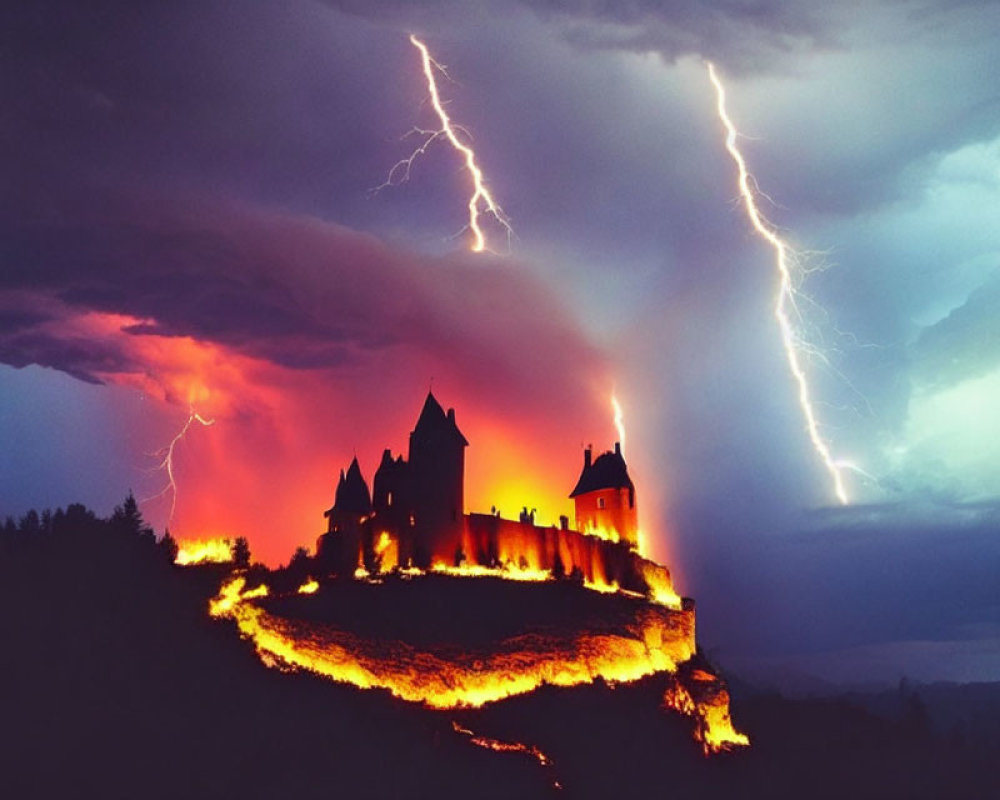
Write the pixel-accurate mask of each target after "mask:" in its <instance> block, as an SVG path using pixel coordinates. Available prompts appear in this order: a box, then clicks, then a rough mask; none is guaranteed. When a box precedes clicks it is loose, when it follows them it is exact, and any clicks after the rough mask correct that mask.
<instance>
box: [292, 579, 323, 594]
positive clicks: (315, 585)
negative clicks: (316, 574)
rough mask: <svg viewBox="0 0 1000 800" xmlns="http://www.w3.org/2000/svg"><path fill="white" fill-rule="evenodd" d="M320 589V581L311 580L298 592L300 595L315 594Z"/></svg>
mask: <svg viewBox="0 0 1000 800" xmlns="http://www.w3.org/2000/svg"><path fill="white" fill-rule="evenodd" d="M318 589H319V581H317V580H315V579H313V578H310V579H309V580H307V581H306V582H305V583H303V584H302V585H301V586H300V587H299V588H298V589H297V590H296V591H297V592H298V593H299V594H315V593H316V591H317V590H318Z"/></svg>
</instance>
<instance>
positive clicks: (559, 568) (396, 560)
mask: <svg viewBox="0 0 1000 800" xmlns="http://www.w3.org/2000/svg"><path fill="white" fill-rule="evenodd" d="M409 444H410V446H409V454H408V458H407V459H405V460H404V459H403V457H402V455H399V456H397V457H395V458H394V457H393V455H392V453H391V452H390V451H389V450H386V451H385V452H384V453H383V454H382V460H381V463H380V464H379V467H378V470H377V471H376V472H375V476H374V481H373V492H372V493H371V494H369V490H368V485H367V483H366V482H365V479H364V477H363V476H362V474H361V469H360V466H359V465H358V461H357V459H356V458H355V459H354V460H353V461H352V462H351V465H350V467H349V468H348V470H347V472H346V473H345V472H343V471H342V472H341V473H340V480H339V482H338V485H337V490H336V496H335V501H334V504H333V507H332V508H330V509H329V510H328V511H326V512H325V516H326V517H327V518H328V520H329V524H328V527H327V531H326V533H324V534H323V535H322V536H320V538H319V541H318V542H317V548H316V553H317V557H318V559H319V561H320V563H321V564H323V565H324V567H325V568H326V569H327V570H328V571H330V572H332V573H335V574H338V575H344V576H348V575H353V574H354V573H355V571H356V570H358V569H359V568H363V569H365V570H366V571H367V572H369V573H372V572H388V571H390V570H392V569H394V568H396V567H416V568H418V569H423V570H427V569H431V568H435V567H437V568H445V569H448V568H457V569H466V570H468V569H474V568H477V567H479V568H504V569H508V570H510V571H512V572H514V573H520V574H523V575H525V576H536V577H537V576H543V575H545V574H552V575H553V576H555V577H570V578H574V579H577V580H582V581H583V582H585V583H587V584H588V585H591V586H594V587H596V588H614V587H620V588H623V589H629V590H633V591H638V592H644V593H647V592H651V593H653V594H656V595H657V596H659V597H661V598H663V597H668V596H673V590H672V587H671V582H670V573H669V571H668V570H667V569H666V567H663V566H661V565H659V564H656V563H654V562H652V561H649V560H647V559H644V558H642V557H640V556H639V554H638V552H637V551H636V547H637V542H638V529H637V528H638V526H637V516H636V495H635V487H634V485H633V484H632V481H631V479H630V478H629V476H628V469H627V467H626V464H625V460H624V458H623V456H622V453H621V448H620V447H619V446H618V445H617V444H616V445H615V449H614V451H609V452H606V453H603V454H602V455H600V456H598V457H597V458H596V459H593V458H592V453H591V450H590V449H589V448H588V449H587V450H586V452H585V454H584V464H583V470H582V472H581V474H580V478H579V480H578V481H577V484H576V486H575V488H574V489H573V491H572V493H571V495H570V496H571V497H572V498H573V500H574V502H575V505H576V528H577V529H576V530H573V529H570V527H569V520H568V519H566V518H565V517H563V518H562V519H561V525H560V526H559V527H555V526H552V527H548V528H546V527H541V526H538V525H535V523H534V516H533V514H529V513H528V512H527V510H525V511H524V512H523V513H522V514H521V518H520V519H519V520H518V521H514V520H507V519H502V518H500V517H499V516H497V515H495V514H477V513H472V514H465V513H464V497H465V480H464V472H465V448H466V447H468V444H469V443H468V441H467V440H466V438H465V437H464V436H463V435H462V432H461V431H460V430H459V428H458V425H457V423H456V421H455V411H454V409H449V410H448V412H447V413H445V411H444V409H443V408H442V407H441V405H440V404H439V403H438V401H437V400H436V399H435V397H434V395H433V394H430V393H429V394H428V395H427V400H426V401H425V403H424V407H423V410H422V411H421V413H420V417H419V418H418V420H417V423H416V425H415V426H414V428H413V432H412V433H411V434H410V443H409Z"/></svg>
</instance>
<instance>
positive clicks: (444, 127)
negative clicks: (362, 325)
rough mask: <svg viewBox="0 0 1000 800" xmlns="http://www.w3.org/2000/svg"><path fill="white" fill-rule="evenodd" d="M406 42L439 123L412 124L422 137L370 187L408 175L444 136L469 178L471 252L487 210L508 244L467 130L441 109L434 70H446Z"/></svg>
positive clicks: (479, 241) (480, 245)
mask: <svg viewBox="0 0 1000 800" xmlns="http://www.w3.org/2000/svg"><path fill="white" fill-rule="evenodd" d="M410 43H411V44H412V45H413V46H414V47H416V48H417V50H419V51H420V59H421V64H422V66H423V71H424V78H425V79H426V80H427V91H428V93H429V94H430V98H431V105H432V106H433V108H434V113H435V114H436V115H437V118H438V121H439V123H440V127H439V128H437V129H435V130H426V129H423V128H414V129H413V130H411V131H410V133H411V134H416V135H418V136H422V137H423V141H422V142H421V143H420V145H418V146H417V148H416V149H415V150H414V151H413V152H412V153H411V154H410V155H409V156H408V157H407V158H404V159H401V160H400V161H397V162H396V164H394V165H393V167H392V169H391V170H389V175H388V177H387V178H386V180H385V182H384V183H383V184H382V185H381V186H378V187H376V188H375V190H374V191H376V192H377V191H378V190H379V189H382V188H384V187H386V186H392V185H395V184H396V183H397V182H403V181H406V180H407V179H409V177H410V168H411V167H412V166H413V162H414V160H415V159H416V158H417V157H418V156H420V155H423V154H424V153H425V152H427V148H428V147H430V146H431V145H432V144H433V143H434V142H435V141H437V140H438V139H446V140H447V141H448V142H449V143H450V144H451V146H452V147H453V148H454V149H455V150H457V151H458V152H459V153H460V154H461V156H462V160H463V161H464V162H465V169H466V171H467V172H468V173H469V176H470V177H471V178H472V194H471V195H470V196H469V203H468V209H469V222H468V224H467V225H466V228H467V229H468V230H469V231H471V232H472V251H473V252H475V253H481V252H483V251H484V250H486V249H487V247H486V234H485V233H484V232H483V229H482V226H481V225H480V215H482V214H489V215H490V216H491V217H493V219H494V220H495V221H496V223H497V224H498V225H499V226H500V228H501V229H502V230H503V232H504V234H505V235H506V236H507V242H508V247H509V246H510V237H511V236H512V235H513V233H514V231H513V229H512V228H511V226H510V222H509V221H508V219H507V217H506V215H505V214H504V212H503V209H502V208H500V206H499V204H498V203H497V202H496V201H495V200H494V199H493V195H491V194H490V192H489V190H488V189H487V188H486V182H485V179H484V178H483V172H482V170H481V169H480V168H479V165H478V164H477V163H476V154H475V152H474V151H473V149H472V148H471V147H470V146H469V145H467V144H465V143H464V142H463V141H462V140H461V139H460V138H459V136H458V134H459V133H462V134H464V135H465V137H466V138H471V137H470V136H469V134H468V131H466V130H465V129H464V128H462V127H461V126H460V125H457V124H455V123H454V122H453V121H452V120H451V118H450V117H449V116H448V112H447V111H445V108H444V103H443V102H442V100H441V95H440V93H439V92H438V86H437V79H436V78H435V74H434V73H435V70H437V71H438V72H440V73H441V74H442V75H444V76H445V77H448V72H447V70H445V68H444V67H443V66H442V65H441V64H439V63H438V62H437V61H435V60H434V58H433V57H432V56H431V54H430V52H429V51H428V49H427V46H426V45H425V44H424V43H423V42H421V41H420V40H419V39H418V38H417V37H416V36H413V35H412V34H411V35H410ZM400 173H401V174H402V177H401V178H399V179H398V181H397V178H396V176H397V175H398V174H400ZM463 230H464V229H463Z"/></svg>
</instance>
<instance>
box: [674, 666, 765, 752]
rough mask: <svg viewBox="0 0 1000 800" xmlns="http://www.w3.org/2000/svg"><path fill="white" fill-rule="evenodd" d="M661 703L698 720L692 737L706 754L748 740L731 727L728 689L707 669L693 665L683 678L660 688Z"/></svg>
mask: <svg viewBox="0 0 1000 800" xmlns="http://www.w3.org/2000/svg"><path fill="white" fill-rule="evenodd" d="M663 704H664V706H666V707H667V708H672V709H674V710H675V711H679V712H680V713H682V714H685V715H687V716H689V717H694V718H695V719H697V720H698V725H697V727H696V728H695V738H696V739H697V740H698V741H699V742H701V744H702V746H703V747H704V749H705V753H706V754H707V753H718V752H721V751H723V750H732V749H735V748H737V747H746V746H748V745H749V744H750V738H749V737H748V736H747V735H746V734H743V733H739V732H738V731H737V730H736V729H735V728H734V727H733V720H732V718H731V717H730V715H729V690H728V689H727V688H726V686H725V684H724V683H723V682H722V681H721V680H720V679H719V678H718V677H717V676H715V675H713V674H711V673H710V672H705V671H704V670H701V669H694V670H691V672H690V674H689V676H688V678H687V680H686V681H685V682H681V681H679V680H675V681H673V682H672V683H671V684H670V686H669V687H668V688H667V690H666V692H664V695H663Z"/></svg>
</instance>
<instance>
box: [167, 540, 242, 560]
mask: <svg viewBox="0 0 1000 800" xmlns="http://www.w3.org/2000/svg"><path fill="white" fill-rule="evenodd" d="M233 558H234V556H233V543H232V541H231V540H229V539H202V540H191V541H180V542H178V543H177V557H176V558H175V559H174V563H175V564H178V565H179V566H182V567H187V566H192V565H195V564H228V563H230V562H232V561H233Z"/></svg>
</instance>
